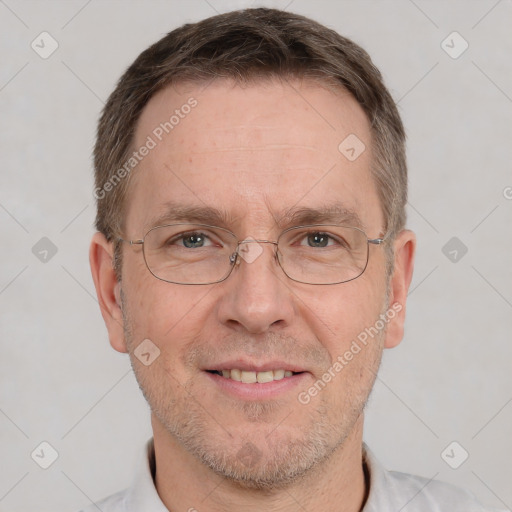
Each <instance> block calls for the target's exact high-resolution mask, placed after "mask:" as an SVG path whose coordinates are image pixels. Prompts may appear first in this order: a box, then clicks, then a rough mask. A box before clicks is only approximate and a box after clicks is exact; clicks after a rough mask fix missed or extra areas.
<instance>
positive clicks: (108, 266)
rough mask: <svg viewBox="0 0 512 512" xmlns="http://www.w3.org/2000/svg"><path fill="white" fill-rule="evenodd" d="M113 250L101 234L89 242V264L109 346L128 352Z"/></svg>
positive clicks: (110, 243) (119, 284)
mask: <svg viewBox="0 0 512 512" xmlns="http://www.w3.org/2000/svg"><path fill="white" fill-rule="evenodd" d="M113 257H114V248H113V244H112V242H108V241H107V239H106V238H105V236H104V235H103V234H102V233H96V234H95V235H94V236H93V237H92V240H91V247H90V250H89V262H90V264H91V272H92V278H93V280H94V286H95V287H96V295H97V296H98V303H99V305H100V309H101V314H102V316H103V320H104V321H105V325H106V326H107V330H108V336H109V339H110V344H111V345H112V347H113V348H114V349H115V350H117V351H118V352H128V350H127V348H126V341H125V339H124V329H123V314H122V311H121V283H120V282H119V281H118V280H117V277H116V273H115V270H114V267H113V264H112V263H113V261H114V258H113Z"/></svg>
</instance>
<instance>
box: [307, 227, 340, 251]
mask: <svg viewBox="0 0 512 512" xmlns="http://www.w3.org/2000/svg"><path fill="white" fill-rule="evenodd" d="M335 242H337V241H336V240H334V238H333V237H332V236H330V235H329V234H328V233H323V232H321V231H315V232H312V233H307V234H305V236H304V238H302V240H301V243H300V245H307V246H309V247H320V248H321V247H327V246H329V245H333V244H334V243H335Z"/></svg>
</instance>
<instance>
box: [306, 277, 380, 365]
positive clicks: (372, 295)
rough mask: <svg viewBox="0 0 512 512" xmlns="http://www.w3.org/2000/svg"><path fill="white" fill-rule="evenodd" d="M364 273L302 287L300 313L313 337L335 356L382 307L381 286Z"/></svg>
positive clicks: (368, 326)
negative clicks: (342, 280)
mask: <svg viewBox="0 0 512 512" xmlns="http://www.w3.org/2000/svg"><path fill="white" fill-rule="evenodd" d="M375 284H376V283H375V282H374V281H373V280H372V279H371V277H370V276H369V275H368V276H366V277H365V274H363V275H362V276H361V277H359V278H358V279H356V280H354V281H350V282H348V283H343V284H340V285H333V286H332V287H324V289H323V290H321V292H319V291H318V290H310V291H309V292H308V291H303V292H302V293H301V294H300V295H299V296H300V298H301V303H302V304H303V305H305V306H304V307H303V308H302V311H301V314H302V315H303V317H304V320H305V322H306V323H307V324H309V325H310V327H311V328H313V329H314V331H315V334H316V337H317V338H318V339H319V341H320V342H321V343H322V344H323V345H324V346H325V348H326V349H327V350H328V351H329V353H330V355H331V359H333V360H334V359H336V357H338V356H339V355H340V354H343V353H344V352H345V351H346V350H347V349H348V347H349V346H350V344H351V342H352V341H353V340H355V339H357V337H358V336H359V335H360V334H361V333H363V332H365V330H366V329H368V328H371V327H372V326H373V325H374V324H375V323H376V321H377V320H378V318H379V315H380V313H382V311H383V308H384V307H385V287H384V286H375ZM306 305H307V306H306Z"/></svg>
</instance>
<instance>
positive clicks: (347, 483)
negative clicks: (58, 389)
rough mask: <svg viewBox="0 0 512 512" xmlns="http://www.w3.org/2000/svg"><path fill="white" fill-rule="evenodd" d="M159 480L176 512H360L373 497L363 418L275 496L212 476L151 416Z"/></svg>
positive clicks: (165, 500)
mask: <svg viewBox="0 0 512 512" xmlns="http://www.w3.org/2000/svg"><path fill="white" fill-rule="evenodd" d="M152 424H153V433H154V446H155V461H156V476H155V484H156V488H157V491H158V494H159V496H160V499H161V500H162V502H163V503H164V505H165V506H166V507H167V509H168V510H169V511H171V512H175V511H178V510H191V511H193V510H194V509H195V510H197V511H199V512H224V511H228V510H233V509H235V508H240V509H241V510H244V511H246V510H248V511H250V510H267V511H270V512H274V511H279V512H288V511H294V512H296V511H297V507H299V508H301V509H303V510H307V511H308V512H317V511H318V512H320V511H325V510H332V508H333V507H332V504H333V503H336V510H337V511H339V512H360V510H361V509H362V507H363V505H364V502H365V500H366V496H367V493H368V489H367V485H366V482H365V473H364V471H363V457H362V430H363V416H362V415H361V416H360V418H359V419H358V421H357V422H356V424H355V426H354V428H353V430H352V432H351V433H350V435H349V436H348V437H347V439H346V440H345V441H344V443H343V444H342V445H341V446H339V447H338V448H337V449H336V450H335V451H334V452H333V453H332V454H331V456H330V457H329V458H328V459H327V460H325V461H323V462H322V463H320V464H318V465H317V466H316V467H315V468H313V469H311V470H310V471H309V472H308V473H307V474H306V475H305V476H303V477H302V479H301V480H300V481H298V482H294V483H292V484H290V485H289V486H287V487H286V488H281V489H276V490H272V491H268V490H265V491H258V490H252V489H251V490H248V489H241V488H240V486H239V485H238V484H236V483H233V482H231V481H229V480H227V479H226V478H224V477H221V476H219V475H217V474H215V473H213V472H212V471H211V470H210V468H208V467H207V466H205V465H204V464H202V463H201V462H200V461H199V460H198V459H196V458H195V457H194V456H193V455H192V454H190V453H189V452H187V451H186V450H185V449H184V448H183V446H182V445H181V444H180V443H179V442H178V441H177V440H176V439H175V438H174V436H172V435H171V434H169V432H167V430H165V428H164V427H163V426H162V424H161V423H160V422H159V421H158V420H157V419H156V418H155V417H154V416H152Z"/></svg>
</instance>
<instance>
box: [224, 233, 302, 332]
mask: <svg viewBox="0 0 512 512" xmlns="http://www.w3.org/2000/svg"><path fill="white" fill-rule="evenodd" d="M276 245H277V244H276V243H275V242H269V241H266V240H250V241H244V242H241V243H240V245H239V247H238V255H237V262H236V264H235V268H234V269H233V271H232V273H231V275H230V276H229V278H228V279H227V280H226V281H224V282H223V283H222V285H223V290H222V298H221V299H220V302H219V307H218V315H219V320H220V322H222V323H223V324H225V325H227V326H229V327H230V328H231V329H236V330H239V331H245V332H248V333H251V334H261V333H264V332H266V331H268V330H269V329H276V328H279V329H282V328H284V327H286V326H288V325H290V324H291V321H292V318H293V315H294V312H295V310H294V306H293V300H292V299H293V294H292V292H291V291H290V289H289V284H288V283H287V282H286V281H287V277H286V276H285V274H284V272H283V271H282V270H281V268H280V266H279V263H278V262H277V259H276Z"/></svg>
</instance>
